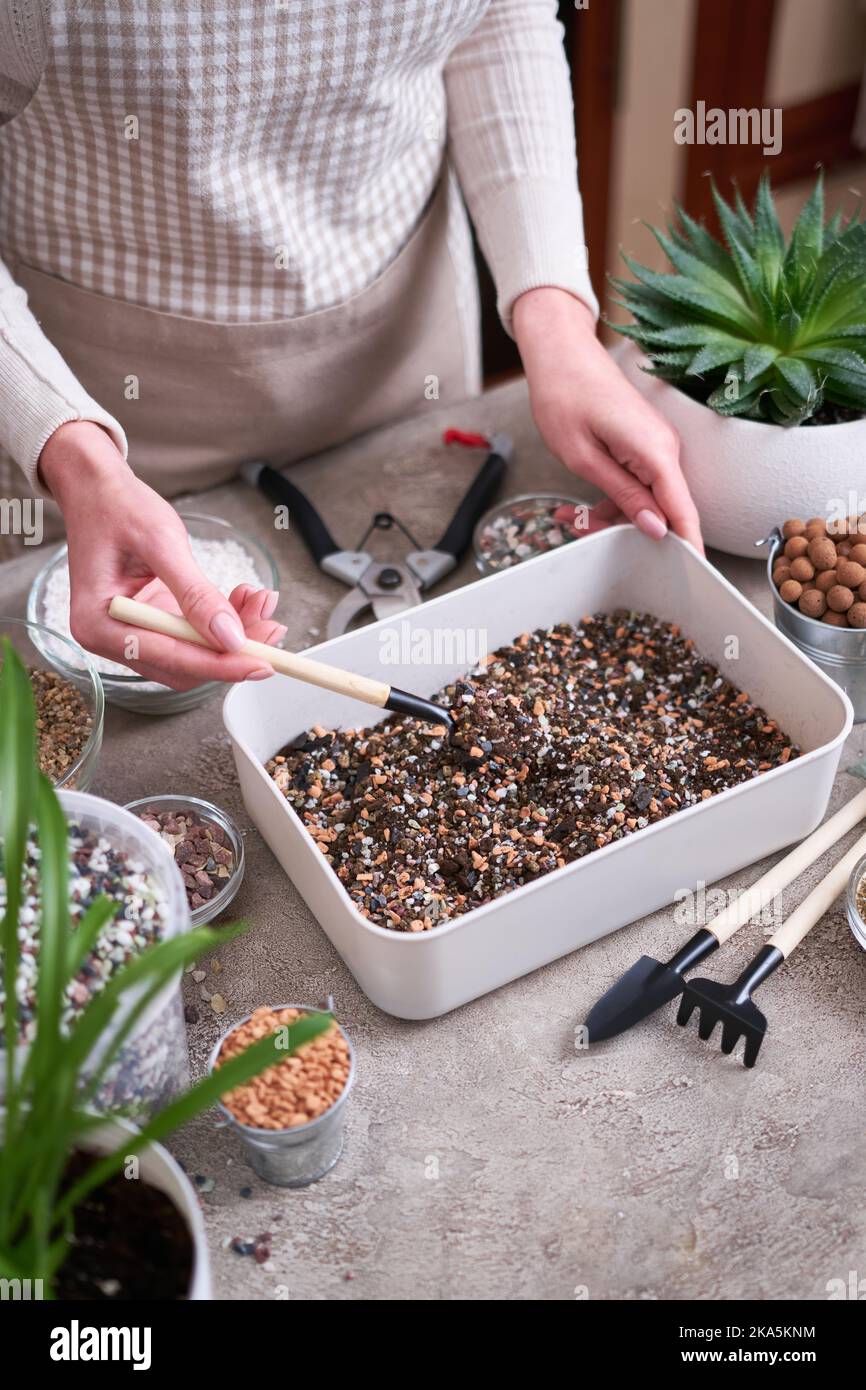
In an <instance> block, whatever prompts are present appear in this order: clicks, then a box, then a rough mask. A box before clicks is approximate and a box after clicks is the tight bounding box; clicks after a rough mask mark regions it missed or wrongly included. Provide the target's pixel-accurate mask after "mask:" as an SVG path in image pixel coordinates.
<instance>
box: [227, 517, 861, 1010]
mask: <svg viewBox="0 0 866 1390" xmlns="http://www.w3.org/2000/svg"><path fill="white" fill-rule="evenodd" d="M615 608H629V609H637V610H639V611H641V612H649V613H652V614H654V615H655V616H656V617H658V618H662V619H665V620H668V621H672V622H676V623H679V624H680V625H681V627H682V629H683V632H684V634H685V635H687V636H689V637H692V638H694V640H695V642H696V643H697V645H698V648H699V649H700V651H701V652H702V654H703V655H704V656H706V657H708V658H709V659H710V660H711V661H713V662H714V663H715V664H716V665H717V666H718V667H719V668H720V670H721V671H722V672H723V673H724V674H725V675H726V676H728V677H729V678H730V679H731V680H732V681H733V682H734V683H735V684H736V685H738V686H740V687H741V688H742V689H744V690H746V691H748V693H749V695H750V697H751V698H752V699H753V700H756V701H757V702H758V703H759V704H761V705H763V706H764V708H765V709H766V710H767V711H768V712H769V714H770V715H771V716H772V717H773V718H775V719H777V720H778V721H779V723H780V725H781V726H782V728H783V729H784V730H785V732H786V733H788V734H789V735H790V736H791V737H792V738H793V739H794V741H795V742H796V743H797V744H798V745H799V747H800V748H801V749H802V750H803V755H802V756H801V757H799V758H796V759H795V760H793V761H792V762H790V763H787V764H785V765H784V766H781V767H778V768H775V769H773V771H771V772H768V773H766V774H764V775H763V776H761V777H759V778H757V779H755V780H753V781H750V782H745V783H743V784H742V785H741V786H738V787H734V788H731V789H730V790H729V791H725V792H722V793H720V794H719V795H718V796H714V797H712V798H711V799H710V800H708V801H706V802H704V803H703V804H702V805H699V806H693V807H690V808H688V809H687V810H684V811H680V812H677V813H676V814H675V815H672V816H671V817H669V818H668V819H667V820H663V821H659V822H656V823H655V824H653V825H651V826H648V827H647V828H646V829H644V830H639V831H637V832H636V833H635V834H633V835H631V836H629V837H628V838H627V839H624V840H619V841H617V842H616V843H615V844H611V845H607V846H605V848H603V849H600V850H597V851H596V852H595V853H593V854H590V855H587V856H586V857H585V858H583V859H579V860H577V861H576V862H575V863H573V864H569V865H567V866H566V867H565V868H564V869H558V870H556V871H555V872H554V873H551V874H548V875H546V876H545V877H543V878H540V879H538V880H537V881H536V882H534V883H531V884H527V885H526V886H525V887H522V888H518V889H515V891H514V892H512V893H508V894H506V895H504V896H503V897H501V898H498V899H497V900H496V901H494V902H491V903H488V904H487V905H486V906H484V907H479V908H475V909H474V910H473V911H472V912H468V913H466V914H465V915H464V916H462V917H458V918H456V919H455V920H454V921H453V922H450V923H446V924H445V925H443V926H441V927H436V928H434V929H433V930H432V931H430V932H424V933H419V934H417V935H415V934H412V933H398V932H392V931H388V930H386V929H385V928H384V927H379V926H374V925H372V924H371V923H370V922H368V921H367V920H366V919H365V918H364V917H362V916H361V914H360V913H359V912H358V911H357V909H356V908H355V906H354V904H353V903H352V901H351V899H350V898H349V895H348V893H346V891H345V889H344V888H343V886H342V884H341V883H340V882H339V880H338V879H337V877H336V875H335V874H334V872H333V871H332V869H331V868H330V866H329V865H328V863H327V861H326V860H325V858H324V856H323V855H322V853H321V851H320V850H319V849H318V848H317V847H316V844H315V842H314V841H313V839H312V837H311V836H310V835H309V834H308V833H307V831H306V830H305V828H304V826H303V824H302V822H301V820H300V819H299V818H298V816H297V815H296V814H295V812H294V811H293V810H292V808H291V807H290V806H289V804H288V802H287V801H286V800H285V798H284V797H283V796H282V795H281V794H280V792H279V791H278V790H277V788H276V786H275V785H274V783H273V781H272V780H271V778H270V777H269V776H268V774H267V773H266V772H265V768H264V763H265V761H266V760H267V759H268V758H271V757H273V755H274V754H275V753H277V752H278V751H279V750H280V748H282V747H283V746H284V745H285V744H286V743H287V742H289V740H290V739H292V738H294V737H295V736H296V735H297V734H299V733H301V732H302V731H303V730H305V729H308V728H309V727H310V726H311V725H313V724H321V725H324V726H325V727H332V728H333V727H338V726H353V727H359V726H363V725H369V724H372V723H375V722H377V718H376V716H377V714H378V711H376V710H375V709H372V708H371V707H369V706H366V705H361V704H359V703H358V702H356V701H354V700H349V699H346V698H345V697H344V696H340V695H333V694H331V693H330V692H329V691H323V690H318V689H314V688H312V687H309V686H305V685H301V684H298V683H296V682H293V681H290V680H289V679H288V678H286V677H283V676H275V677H274V678H273V679H272V680H269V681H263V682H261V683H258V682H255V681H253V682H248V683H246V684H244V685H239V686H236V687H235V688H234V689H233V690H231V691H230V693H229V694H228V696H227V697H226V700H225V705H224V708H223V718H224V721H225V726H226V728H227V730H228V732H229V735H230V737H231V740H232V746H233V749H234V756H235V761H236V764H237V769H238V776H239V778H240V783H241V790H242V793H243V798H244V802H245V804H246V807H247V810H248V811H249V813H250V815H251V817H252V819H253V821H254V822H255V824H256V825H257V826H258V828H259V830H260V831H261V833H262V835H263V836H264V838H265V840H266V841H267V843H268V844H269V845H270V847H271V849H272V850H273V852H274V854H275V855H276V857H277V859H278V860H279V862H280V863H281V864H282V866H283V868H284V869H285V871H286V873H287V874H288V875H289V877H290V878H291V879H292V881H293V883H294V884H295V885H296V887H297V888H298V890H299V891H300V893H301V894H302V895H303V897H304V899H305V901H306V903H307V905H308V906H309V908H310V910H311V911H312V912H313V913H314V915H315V916H316V918H317V919H318V921H319V922H320V924H321V926H322V928H323V929H324V931H325V932H326V933H327V935H328V936H329V937H330V939H331V941H332V942H333V944H334V946H335V947H336V948H337V950H338V951H339V953H340V955H341V956H342V957H343V959H344V960H345V962H346V964H347V965H348V966H349V969H350V970H351V971H352V973H353V975H354V976H355V978H356V980H357V981H358V983H359V984H360V986H361V988H362V989H363V990H364V991H365V993H366V994H367V995H368V996H369V997H370V999H372V1000H373V1002H374V1003H375V1004H378V1005H379V1007H380V1008H382V1009H385V1010H386V1011H387V1012H388V1013H391V1014H395V1015H396V1016H397V1017H399V1018H433V1017H436V1016H437V1015H439V1014H443V1013H447V1012H448V1010H450V1009H455V1008H457V1007H458V1005H460V1004H465V1003H466V1002H467V1001H468V1000H470V999H475V998H477V996H478V995H480V994H484V993H486V992H487V991H488V990H492V989H496V988H497V987H498V986H499V985H502V984H505V983H507V982H508V981H509V980H514V979H517V978H518V977H519V976H521V975H525V974H527V973H528V972H529V971H530V970H536V969H537V968H538V967H539V966H541V965H545V964H546V963H547V962H548V961H552V960H556V959H557V957H559V956H563V955H566V954H567V953H568V952H570V951H573V950H575V949H576V948H577V947H578V946H584V945H585V944H586V943H587V942H588V941H592V940H594V939H595V938H596V937H599V936H604V935H605V934H606V933H607V932H612V931H616V929H617V928H618V927H621V926H623V925H624V924H625V923H626V922H631V921H633V920H634V919H635V918H637V917H642V916H644V915H645V914H647V913H650V912H654V911H655V910H656V909H657V908H659V907H662V906H663V905H664V904H665V903H669V902H672V901H673V900H674V896H675V894H676V892H677V890H678V889H693V888H694V887H695V885H696V884H697V882H698V881H699V880H701V879H703V880H705V881H706V882H707V883H712V882H713V881H714V880H716V879H719V878H722V877H724V876H725V875H726V874H730V873H733V872H734V871H736V870H737V869H740V868H742V867H743V866H744V865H746V864H750V863H754V862H755V861H756V860H758V859H761V858H763V857H764V856H765V855H767V854H771V853H772V852H773V851H775V850H778V849H781V848H782V847H783V846H784V845H787V844H790V843H792V842H793V841H795V840H799V839H801V838H802V837H803V836H804V835H807V834H808V833H809V832H810V831H812V830H813V829H814V828H815V826H816V825H818V823H819V822H820V821H821V819H822V817H823V815H824V812H825V810H826V807H827V802H828V799H829V796H830V790H831V787H832V784H833V778H834V776H835V774H836V769H837V766H838V763H839V757H840V755H841V750H842V745H843V743H844V741H845V738H846V737H847V735H848V732H849V730H850V728H851V723H852V710H851V704H850V702H849V700H848V699H847V697H846V696H845V695H844V694H843V693H842V691H841V690H839V688H838V687H837V686H835V685H834V684H833V683H832V681H830V680H829V679H828V678H827V677H826V676H825V675H823V674H822V673H821V672H820V671H819V670H818V669H817V667H815V666H813V665H812V663H811V662H810V661H808V660H807V658H806V657H804V656H803V655H802V654H801V653H800V652H798V651H797V649H796V648H795V647H794V646H793V645H792V644H791V643H790V642H789V641H788V639H787V638H786V637H783V636H782V634H781V633H780V632H778V631H777V630H776V628H774V627H773V626H772V624H771V623H769V622H768V621H767V620H766V619H765V618H764V617H762V616H761V614H760V613H758V612H757V610H756V609H755V608H753V607H752V605H751V604H750V603H748V602H747V601H746V600H745V599H744V598H743V597H742V596H741V595H740V594H739V593H738V592H737V590H736V589H734V588H733V586H732V585H730V584H729V583H728V582H727V580H725V579H724V578H723V577H722V576H721V575H720V574H719V573H718V571H717V570H715V569H713V567H712V566H711V565H710V564H708V563H707V561H705V560H703V559H702V558H701V557H700V556H699V555H697V554H696V552H695V551H693V550H692V549H691V548H690V547H689V546H687V545H685V544H684V543H683V542H681V541H679V540H678V539H676V538H675V537H673V536H671V537H668V539H667V540H666V541H664V542H662V543H661V544H658V543H656V542H653V541H651V540H649V539H647V537H645V536H643V535H642V534H641V533H640V532H639V531H636V530H635V529H634V528H633V527H631V526H618V527H614V528H613V529H611V530H608V531H603V532H601V533H599V534H597V535H594V536H586V537H584V538H582V539H581V540H580V541H579V542H577V543H575V544H573V545H567V546H564V547H563V548H562V549H560V550H557V551H553V552H551V553H550V554H548V555H544V556H541V557H539V558H537V559H535V560H530V561H527V562H525V563H524V564H522V565H520V566H518V567H517V568H515V569H513V570H508V571H506V572H504V573H502V574H497V575H492V576H490V577H489V578H487V579H480V580H478V581H477V582H476V583H473V584H468V585H466V586H465V587H464V588H462V589H458V590H455V591H454V592H453V593H448V594H444V595H443V596H442V597H441V598H435V599H432V600H430V601H429V602H427V603H424V604H422V605H420V606H419V607H417V608H413V609H411V610H409V611H408V612H406V613H403V614H401V615H400V616H399V618H396V619H386V620H384V621H382V622H379V623H373V624H371V625H369V626H368V627H364V628H362V629H360V630H359V631H357V632H353V633H350V634H348V635H347V636H345V637H339V638H336V639H335V640H333V641H330V642H322V643H320V644H319V645H318V646H316V647H312V648H310V649H309V652H310V654H311V655H314V656H318V657H320V658H321V659H322V660H323V661H327V662H330V663H331V664H332V665H335V666H340V667H342V668H343V669H345V670H354V671H360V672H362V673H363V674H365V675H369V676H376V677H378V678H379V679H380V680H386V681H388V682H389V683H390V684H392V685H397V686H400V687H402V688H403V689H407V690H412V691H415V692H416V693H417V694H419V695H429V694H432V692H433V691H434V690H436V689H437V688H438V687H439V686H441V685H443V684H445V682H447V681H448V680H451V679H453V677H455V676H457V675H460V674H463V672H464V671H465V669H466V666H465V662H459V661H458V663H457V664H456V665H455V664H452V665H448V664H445V665H438V666H437V665H418V664H414V665H413V664H412V663H411V661H410V662H409V663H408V664H406V665H391V664H386V663H387V660H388V659H393V656H394V643H393V641H392V642H390V643H389V644H386V642H385V638H386V635H387V634H388V633H393V632H394V630H395V629H398V628H399V624H400V623H402V622H408V624H409V625H410V626H409V629H408V630H409V631H410V633H411V634H412V636H413V637H415V636H419V635H420V634H425V633H427V634H431V633H432V634H435V633H436V632H437V631H438V632H440V633H442V632H450V633H455V632H456V633H458V634H459V633H460V632H465V631H466V630H467V629H484V630H486V633H487V648H488V650H490V651H492V650H494V649H495V648H496V647H497V646H501V645H503V644H504V643H507V642H510V641H511V640H512V639H513V638H514V637H515V636H517V634H519V633H521V632H525V631H527V630H532V629H533V628H538V627H550V626H552V625H553V624H555V623H560V622H578V621H579V620H580V618H581V617H583V616H584V615H585V614H587V613H592V612H599V611H610V610H612V609H615ZM423 645H424V641H423V636H419V642H418V645H416V647H415V651H416V652H417V651H418V650H419V648H421V647H423ZM431 645H434V644H433V643H430V642H429V641H428V642H427V646H428V648H429V647H430V646H431ZM441 645H442V646H444V647H445V649H446V651H447V643H442V644H441ZM383 653H384V654H385V656H386V663H383V662H382V661H381V659H380V658H381V656H382V654H383ZM409 654H410V655H411V654H412V648H411V646H410V647H409ZM458 657H459V652H458ZM380 717H381V716H380ZM277 994H279V990H277Z"/></svg>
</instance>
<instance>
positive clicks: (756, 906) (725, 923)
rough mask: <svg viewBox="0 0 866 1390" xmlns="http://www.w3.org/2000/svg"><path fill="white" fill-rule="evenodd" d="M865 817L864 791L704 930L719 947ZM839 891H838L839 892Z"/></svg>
mask: <svg viewBox="0 0 866 1390" xmlns="http://www.w3.org/2000/svg"><path fill="white" fill-rule="evenodd" d="M864 816H866V789H864V790H863V791H861V792H858V793H857V795H856V796H854V797H852V798H851V800H850V801H849V802H847V803H846V804H845V805H844V806H843V807H842V809H841V810H840V811H837V812H836V814H835V815H834V816H831V817H830V819H829V820H827V821H825V822H824V824H823V825H819V826H818V829H817V830H815V831H813V833H812V834H811V835H809V836H808V837H807V838H806V839H805V840H803V841H802V842H801V843H800V844H799V845H797V847H796V849H793V850H792V851H791V853H790V854H786V855H785V858H784V859H781V860H780V861H779V863H778V864H776V865H774V867H773V868H772V869H770V870H769V872H768V873H766V874H764V875H763V877H762V878H759V879H758V881H757V882H756V883H753V884H752V886H751V888H747V889H746V891H745V892H744V893H741V894H740V896H739V897H738V898H736V899H735V901H734V902H732V903H731V904H730V906H729V907H726V908H725V909H724V911H722V912H720V913H719V915H718V917H714V918H713V920H712V921H711V922H708V923H707V931H710V932H712V934H713V936H714V937H715V938H716V940H717V941H718V943H719V945H720V946H723V945H724V943H725V942H726V941H727V940H729V938H730V937H732V936H733V935H734V932H735V931H739V929H740V927H744V926H745V925H746V923H747V922H751V921H752V919H753V918H754V917H757V916H759V914H760V913H761V912H763V910H764V908H765V907H767V906H769V904H770V903H771V902H772V901H773V899H774V898H775V896H776V894H777V893H780V892H781V891H782V889H783V888H787V887H788V885H789V884H790V883H793V882H794V879H795V878H799V876H800V874H801V873H803V871H804V870H805V869H808V867H809V865H810V864H814V863H815V861H816V859H820V857H821V855H822V854H824V853H825V851H826V850H828V849H831V848H832V847H833V845H835V844H836V842H837V840H841V838H842V836H843V835H847V833H848V831H849V830H853V828H854V826H855V825H857V824H858V822H859V821H861V820H862V819H863V817H864ZM840 891H841V890H840Z"/></svg>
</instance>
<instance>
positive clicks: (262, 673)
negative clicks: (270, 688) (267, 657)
mask: <svg viewBox="0 0 866 1390" xmlns="http://www.w3.org/2000/svg"><path fill="white" fill-rule="evenodd" d="M272 675H274V669H273V667H272V666H260V667H259V669H258V670H257V671H250V674H249V675H248V676H246V677H245V679H246V680H248V681H265V680H267V678H268V676H272Z"/></svg>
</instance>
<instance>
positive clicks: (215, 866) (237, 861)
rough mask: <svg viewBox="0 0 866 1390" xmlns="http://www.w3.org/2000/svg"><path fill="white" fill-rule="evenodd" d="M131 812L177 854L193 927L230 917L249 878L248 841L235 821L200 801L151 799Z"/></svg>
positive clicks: (191, 798) (131, 803)
mask: <svg viewBox="0 0 866 1390" xmlns="http://www.w3.org/2000/svg"><path fill="white" fill-rule="evenodd" d="M125 809H126V810H127V811H131V812H132V814H133V815H134V816H138V819H139V820H140V821H141V822H142V823H143V824H144V825H146V826H148V828H149V829H150V830H152V831H153V832H154V834H156V835H158V836H159V837H160V839H161V840H163V841H164V842H165V844H167V845H168V847H169V849H170V850H171V852H172V854H173V855H174V862H175V863H176V864H177V867H178V868H179V870H180V876H181V878H182V879H183V886H184V888H185V890H186V897H187V902H188V903H189V909H190V914H191V917H192V924H193V926H194V927H202V926H204V925H205V924H206V923H208V922H213V921H214V919H215V918H217V917H219V916H220V915H221V914H222V913H223V912H225V910H226V908H227V907H228V906H229V904H230V903H231V902H232V901H233V900H234V897H235V895H236V893H237V891H238V889H239V888H240V886H241V883H242V881H243V876H244V842H243V839H242V837H241V833H240V831H239V830H238V827H237V826H236V825H235V823H234V821H233V820H232V818H231V816H229V815H228V814H227V812H225V811H223V810H221V809H220V807H219V806H214V805H213V803H212V802H210V801H204V800H202V798H200V797H197V796H145V797H140V798H138V800H136V801H129V802H127V805H126V807H125Z"/></svg>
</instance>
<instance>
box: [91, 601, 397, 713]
mask: <svg viewBox="0 0 866 1390" xmlns="http://www.w3.org/2000/svg"><path fill="white" fill-rule="evenodd" d="M108 614H109V617H111V618H114V619H115V620H116V621H117V622H119V623H126V624H127V625H128V626H129V627H141V628H145V629H146V631H148V632H161V633H162V634H163V635H164V636H165V637H177V638H178V639H179V640H180V641H181V642H194V643H195V645H196V646H198V647H207V648H208V649H209V650H218V649H217V648H212V647H211V644H210V643H209V642H207V641H205V639H204V638H203V637H202V636H200V634H199V633H197V632H196V630H195V628H194V627H192V625H191V624H190V623H188V622H187V621H186V618H181V617H179V616H178V614H177V613H166V612H164V610H163V609H162V608H154V607H153V605H152V604H150V603H139V601H138V599H134V598H124V597H123V595H121V594H118V595H116V596H115V597H114V598H113V599H112V600H111V603H110V604H109V606H108ZM240 650H241V651H242V652H243V653H244V655H245V656H254V657H256V658H257V659H258V660H259V661H264V662H266V663H267V664H268V665H269V666H273V668H274V670H275V671H279V672H280V674H281V675H283V676H292V677H293V678H294V679H295V680H298V681H305V682H306V684H307V685H317V686H319V687H320V688H321V689H322V690H334V691H336V693H337V694H338V695H349V696H350V697H351V698H352V699H353V700H363V701H364V703H365V704H367V705H377V706H378V707H379V709H384V707H385V705H386V704H387V702H388V698H389V696H390V694H391V687H390V685H385V684H384V683H383V682H382V681H376V680H372V679H371V677H369V676H360V675H357V674H356V673H355V672H353V671H341V670H340V668H339V667H338V666H326V665H325V663H324V662H323V661H311V660H310V658H309V657H306V656H298V655H297V653H296V652H284V651H282V650H281V649H280V648H279V647H269V646H267V644H266V643H265V642H250V641H247V642H244V645H243V646H242V647H241V648H240Z"/></svg>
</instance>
